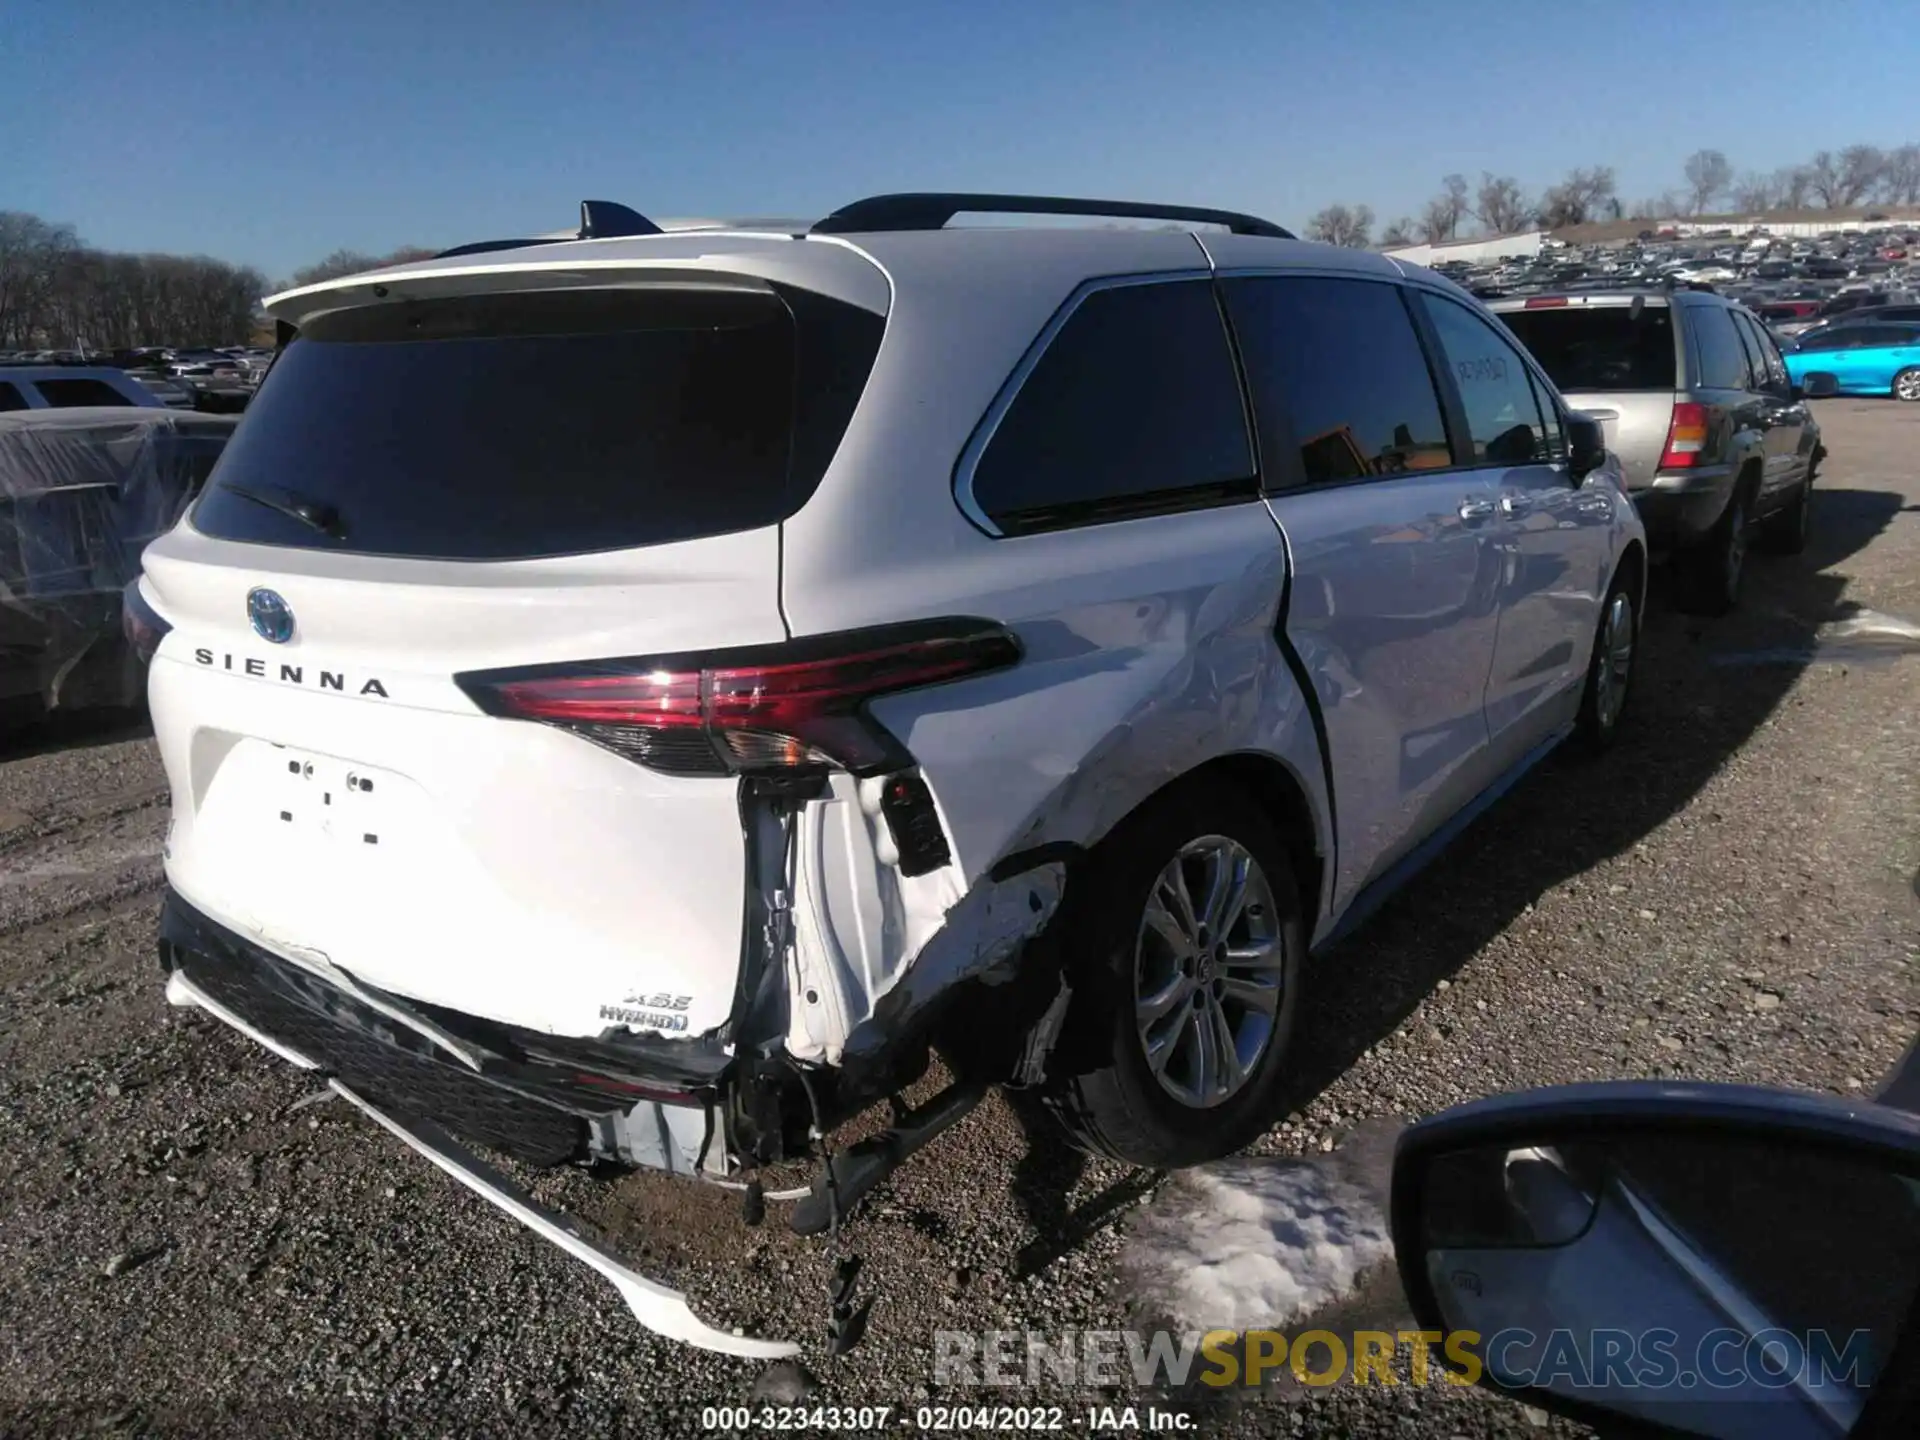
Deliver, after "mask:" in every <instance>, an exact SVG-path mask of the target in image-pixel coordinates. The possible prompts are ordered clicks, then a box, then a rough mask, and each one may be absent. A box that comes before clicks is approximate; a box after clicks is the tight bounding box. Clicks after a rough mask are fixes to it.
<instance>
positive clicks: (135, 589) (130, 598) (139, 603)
mask: <svg viewBox="0 0 1920 1440" xmlns="http://www.w3.org/2000/svg"><path fill="white" fill-rule="evenodd" d="M171 629H173V626H171V625H169V624H168V623H167V622H166V621H165V620H163V619H161V618H160V612H159V611H158V610H155V609H154V608H153V607H152V606H151V605H149V604H147V602H146V600H145V599H143V598H142V597H141V594H140V581H139V578H138V577H137V576H136V577H135V578H134V580H133V581H132V582H131V583H129V584H128V586H127V588H126V589H125V590H123V591H121V592H120V633H121V634H122V635H124V636H126V637H127V647H128V648H129V649H130V650H132V651H133V653H134V654H135V655H136V656H137V657H138V658H139V660H140V663H141V664H142V665H144V664H146V663H147V662H148V661H149V660H151V659H153V652H154V651H156V650H158V649H159V648H160V642H161V641H162V640H164V639H165V638H166V636H167V632H168V631H169V630H171Z"/></svg>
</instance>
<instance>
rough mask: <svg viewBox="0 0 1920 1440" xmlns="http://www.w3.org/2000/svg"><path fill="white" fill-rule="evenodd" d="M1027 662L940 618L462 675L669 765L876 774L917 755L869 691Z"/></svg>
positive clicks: (484, 701) (494, 696)
mask: <svg viewBox="0 0 1920 1440" xmlns="http://www.w3.org/2000/svg"><path fill="white" fill-rule="evenodd" d="M1019 658H1020V645H1019V642H1018V641H1017V640H1015V639H1014V637H1013V636H1012V635H1011V634H1009V633H1008V632H1007V631H1006V630H1004V629H1002V628H1001V627H999V626H998V625H994V624H992V623H991V622H989V621H985V620H941V621H928V622H923V623H916V624H909V625H900V626H887V627H884V628H882V629H876V630H859V631H849V632H846V633H843V634H839V635H830V636H820V637H815V638H811V639H806V640H795V641H790V642H788V643H786V644H783V645H769V646H758V647H754V648H751V649H741V650H719V651H713V652H710V653H708V654H704V655H674V656H663V657H660V658H657V659H631V660H593V661H584V662H582V663H580V664H577V665H541V666H535V667H532V668H529V669H524V670H491V671H481V672H473V673H469V674H465V675H457V676H455V677H454V679H455V681H456V683H458V684H459V686H460V688H461V689H462V690H464V691H466V693H467V694H468V696H469V697H471V698H472V700H473V702H474V703H475V704H476V705H478V706H479V707H480V708H481V709H482V710H484V711H486V712H487V713H488V714H489V715H499V716H502V717H505V718H508V719H513V720H535V721H539V722H541V723H544V724H548V725H558V726H561V727H562V728H564V729H568V730H573V731H575V732H577V733H578V734H580V735H582V736H584V737H585V738H587V739H589V740H592V741H594V742H595V743H596V744H599V745H604V746H605V747H606V748H607V749H609V750H613V751H615V752H616V753H618V754H620V755H624V756H625V757H627V758H628V759H630V760H636V761H638V762H639V763H640V764H642V765H645V766H647V767H648V768H649V769H652V770H660V771H664V772H666V773H667V774H670V775H744V774H760V775H764V774H792V773H795V772H796V771H806V770H820V769H829V768H834V769H841V770H847V771H851V772H852V773H853V774H856V775H872V774H878V773H880V772H882V771H887V770H896V769H900V768H902V767H904V766H906V765H908V764H911V763H912V762H911V758H910V757H909V756H908V755H907V754H906V752H905V750H904V749H903V748H902V747H901V745H900V742H899V741H898V740H896V739H895V738H894V737H893V736H892V735H891V734H889V733H888V732H887V730H886V728H885V727H884V726H882V725H881V724H880V722H879V721H877V720H875V719H874V718H873V716H871V715H870V714H868V713H867V702H868V701H870V700H873V699H875V698H876V697H878V696H881V695H891V694H893V693H895V692H897V691H901V690H912V689H916V688H918V687H920V686H923V685H938V684H942V683H944V682H947V681H950V680H958V679H961V678H962V677H964V676H968V675H978V674H981V673H983V672H985V671H988V670H998V669H1001V668H1002V667H1004V666H1007V665H1011V664H1013V663H1014V662H1015V661H1016V660H1018V659H1019Z"/></svg>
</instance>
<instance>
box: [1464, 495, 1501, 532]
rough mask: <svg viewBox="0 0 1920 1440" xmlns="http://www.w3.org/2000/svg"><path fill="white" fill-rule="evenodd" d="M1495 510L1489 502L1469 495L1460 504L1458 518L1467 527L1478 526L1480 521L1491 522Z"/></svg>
mask: <svg viewBox="0 0 1920 1440" xmlns="http://www.w3.org/2000/svg"><path fill="white" fill-rule="evenodd" d="M1497 508H1498V507H1497V506H1495V505H1494V503H1493V501H1491V500H1484V499H1482V498H1480V497H1479V496H1478V495H1469V496H1468V497H1467V498H1466V499H1464V500H1462V501H1461V502H1460V518H1461V519H1462V520H1464V521H1466V522H1467V524H1469V525H1478V524H1479V523H1480V522H1481V521H1482V520H1491V519H1492V518H1493V516H1494V512H1495V510H1496V509H1497Z"/></svg>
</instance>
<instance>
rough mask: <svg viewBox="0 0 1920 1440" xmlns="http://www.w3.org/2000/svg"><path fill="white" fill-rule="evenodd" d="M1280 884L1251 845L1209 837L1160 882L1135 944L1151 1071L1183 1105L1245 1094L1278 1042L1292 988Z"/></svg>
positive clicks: (1141, 1024)
mask: <svg viewBox="0 0 1920 1440" xmlns="http://www.w3.org/2000/svg"><path fill="white" fill-rule="evenodd" d="M1285 977H1286V941H1285V938H1284V936H1283V933H1282V929H1281V924H1280V916H1279V914H1278V912H1277V910H1276V907H1275V905H1274V901H1273V887H1272V885H1271V883H1270V882H1269V881H1268V879H1267V876H1266V872H1265V871H1263V870H1262V869H1261V868H1260V864H1259V862H1258V861H1256V860H1255V859H1254V857H1253V855H1252V854H1251V852H1249V851H1248V850H1247V848H1246V847H1245V846H1243V845H1242V844H1240V843H1239V841H1237V840H1233V839H1230V838H1229V837H1227V836H1224V835H1203V836H1201V837H1199V838H1198V839H1196V840H1192V841H1190V842H1189V843H1187V844H1186V845H1184V846H1182V847H1181V850H1180V853H1179V854H1178V855H1176V856H1174V857H1173V859H1172V860H1170V861H1168V862H1167V864H1166V867H1165V868H1164V869H1162V870H1161V872H1160V873H1159V875H1158V876H1156V877H1155V878H1154V882H1153V885H1152V888H1151V889H1150V890H1149V891H1148V894H1147V903H1146V908H1145V911H1144V912H1143V914H1142V916H1141V920H1140V930H1139V934H1138V937H1137V938H1136V940H1135V948H1134V999H1135V1008H1134V1018H1135V1021H1136V1024H1137V1026H1138V1029H1139V1035H1140V1043H1141V1046H1142V1048H1143V1050H1144V1051H1145V1054H1146V1060H1147V1069H1148V1070H1149V1071H1150V1072H1152V1074H1153V1076H1154V1078H1155V1079H1156V1080H1158V1081H1159V1082H1160V1087H1161V1089H1163V1090H1164V1091H1166V1093H1167V1094H1169V1095H1171V1096H1172V1097H1173V1098H1174V1099H1175V1100H1177V1101H1179V1102H1180V1103H1181V1104H1182V1105H1186V1106H1190V1107H1192V1108H1195V1109H1211V1108H1212V1107H1214V1106H1216V1105H1221V1104H1224V1103H1226V1102H1227V1101H1228V1100H1231V1099H1232V1098H1233V1097H1234V1096H1235V1095H1237V1094H1239V1093H1240V1091H1241V1090H1242V1089H1244V1088H1245V1087H1246V1085H1247V1082H1248V1081H1249V1080H1250V1079H1251V1078H1252V1077H1253V1073H1254V1071H1255V1070H1256V1069H1257V1068H1258V1067H1259V1064H1260V1061H1261V1060H1262V1059H1263V1058H1264V1057H1265V1055H1266V1052H1267V1049H1268V1046H1269V1045H1270V1044H1271V1043H1272V1039H1273V1033H1274V1024H1275V1020H1276V1018H1277V1017H1278V1015H1279V1012H1280V1005H1281V1001H1282V999H1283V991H1284V988H1285V984H1286V979H1285Z"/></svg>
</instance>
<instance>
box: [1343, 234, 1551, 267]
mask: <svg viewBox="0 0 1920 1440" xmlns="http://www.w3.org/2000/svg"><path fill="white" fill-rule="evenodd" d="M1544 239H1546V235H1545V234H1544V232H1542V231H1539V230H1529V231H1527V232H1526V233H1524V234H1521V235H1491V236H1487V237H1485V238H1483V239H1479V240H1447V241H1443V242H1442V243H1440V244H1438V245H1395V246H1392V247H1390V248H1388V249H1386V250H1383V251H1382V252H1381V253H1382V254H1384V255H1391V256H1392V257H1393V258H1394V259H1395V260H1405V261H1407V262H1409V263H1410V264H1414V265H1433V264H1436V263H1437V262H1439V261H1441V260H1466V261H1469V262H1476V261H1481V260H1505V259H1508V258H1510V257H1514V258H1519V259H1526V258H1528V257H1530V256H1534V255H1538V254H1539V253H1540V242H1541V241H1542V240H1544Z"/></svg>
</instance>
